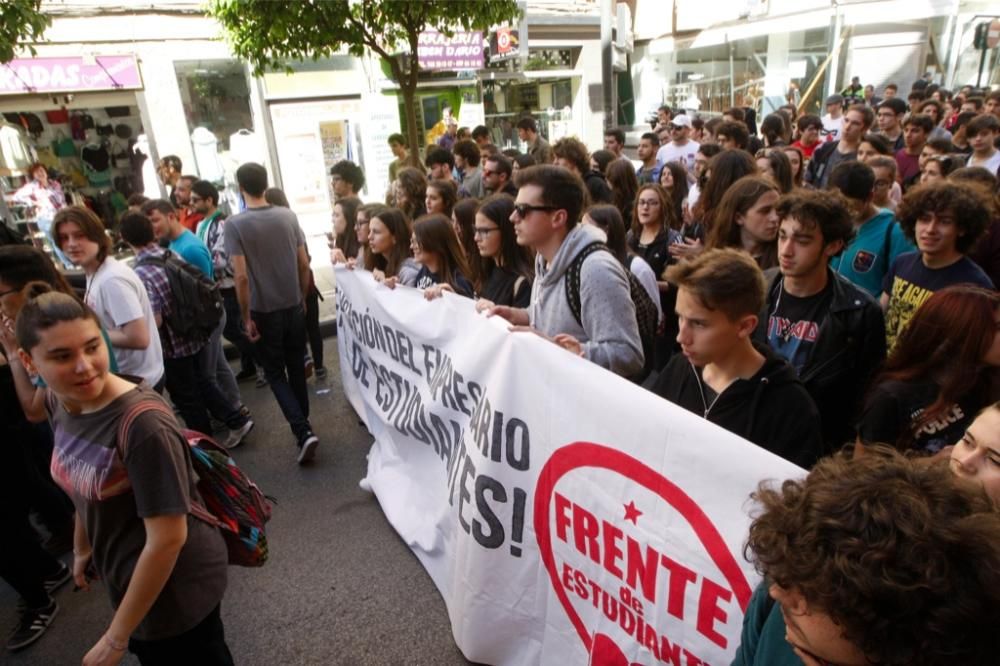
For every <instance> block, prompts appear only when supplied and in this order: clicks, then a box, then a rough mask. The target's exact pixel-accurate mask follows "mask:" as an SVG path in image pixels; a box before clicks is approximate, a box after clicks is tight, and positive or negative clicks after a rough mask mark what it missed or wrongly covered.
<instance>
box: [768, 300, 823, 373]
mask: <svg viewBox="0 0 1000 666" xmlns="http://www.w3.org/2000/svg"><path fill="white" fill-rule="evenodd" d="M778 293H779V295H778V297H777V298H776V299H775V303H774V307H773V310H772V311H771V314H770V316H769V317H768V320H767V344H768V345H769V346H770V347H771V349H773V350H774V351H775V353H776V354H777V355H778V356H780V357H782V358H783V359H785V360H786V361H788V362H789V363H790V364H791V365H792V367H794V368H795V372H796V373H798V374H799V375H801V374H802V368H804V367H805V365H806V363H807V362H808V361H809V356H810V355H811V354H812V350H813V347H815V346H816V341H817V340H818V339H819V329H820V327H821V326H822V325H823V321H824V320H825V319H826V316H827V314H828V313H829V311H830V300H831V299H832V298H833V290H832V288H831V286H830V284H829V283H827V285H826V288H824V289H823V290H822V291H820V292H819V293H818V294H813V295H812V296H806V297H804V298H800V297H798V296H792V295H791V294H789V293H788V292H787V291H785V290H784V289H781V290H780V291H779V292H778Z"/></svg>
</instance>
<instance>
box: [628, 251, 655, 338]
mask: <svg viewBox="0 0 1000 666" xmlns="http://www.w3.org/2000/svg"><path fill="white" fill-rule="evenodd" d="M628 269H629V270H630V271H632V275H634V276H635V279H636V280H638V281H639V284H641V285H642V288H643V289H645V290H646V293H648V294H649V297H650V298H652V299H653V302H654V303H656V315H657V318H656V321H658V322H660V321H663V307H662V306H661V305H660V287H659V285H657V284H656V274H655V273H653V267H652V266H650V265H649V263H648V262H647V261H646V260H645V259H643V258H642V257H640V256H639V255H633V256H632V261H631V263H629V266H628Z"/></svg>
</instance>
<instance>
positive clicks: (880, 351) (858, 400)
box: [753, 268, 885, 452]
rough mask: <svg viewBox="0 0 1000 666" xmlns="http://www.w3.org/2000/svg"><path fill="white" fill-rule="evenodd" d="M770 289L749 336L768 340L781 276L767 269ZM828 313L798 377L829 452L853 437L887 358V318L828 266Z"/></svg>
mask: <svg viewBox="0 0 1000 666" xmlns="http://www.w3.org/2000/svg"><path fill="white" fill-rule="evenodd" d="M764 275H765V277H766V278H767V284H768V290H767V299H766V302H765V304H764V309H763V310H761V312H760V315H759V321H758V323H757V329H756V330H755V331H754V334H753V339H754V340H755V341H757V342H759V343H761V344H765V345H766V344H767V323H768V316H769V314H770V312H771V309H772V308H773V307H774V305H773V304H774V299H775V297H776V295H777V292H778V286H779V284H780V281H781V279H782V275H781V273H780V272H778V269H771V270H769V271H767V272H765V274H764ZM827 278H828V279H829V280H830V281H831V284H832V288H833V298H832V300H831V302H830V313H829V315H828V316H827V317H826V319H824V320H823V324H822V325H821V326H820V329H819V338H818V339H817V340H816V344H815V345H814V346H813V349H812V353H811V354H810V356H809V360H808V361H806V364H805V366H804V367H803V368H802V372H801V373H800V376H799V379H801V380H802V383H803V384H805V387H806V390H807V391H808V392H809V395H810V396H812V399H813V401H814V402H815V403H816V406H817V407H818V408H819V413H820V418H821V419H822V426H823V441H824V442H825V444H826V448H827V452H830V451H833V450H836V449H838V448H840V447H841V446H842V445H843V444H845V443H847V442H849V441H853V440H854V426H855V422H856V420H857V418H858V415H859V412H860V409H861V406H862V403H863V401H864V396H865V393H866V391H867V390H868V385H869V383H870V382H871V380H872V377H873V376H874V375H875V373H876V372H877V371H878V369H879V367H880V366H881V364H882V362H883V361H884V360H885V318H884V316H883V314H882V308H881V307H879V304H878V303H877V302H876V301H875V299H874V298H872V297H871V296H870V295H869V294H868V293H867V292H865V291H864V290H863V289H861V288H860V287H857V286H855V285H854V284H853V283H852V282H850V281H848V280H847V279H845V278H844V277H842V276H841V275H839V274H837V273H835V272H833V271H832V270H830V269H829V268H827Z"/></svg>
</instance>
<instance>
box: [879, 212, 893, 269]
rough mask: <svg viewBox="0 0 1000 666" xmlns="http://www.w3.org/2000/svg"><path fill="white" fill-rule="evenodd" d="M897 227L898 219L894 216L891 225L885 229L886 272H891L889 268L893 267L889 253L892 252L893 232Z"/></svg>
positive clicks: (883, 254) (883, 255) (884, 256)
mask: <svg viewBox="0 0 1000 666" xmlns="http://www.w3.org/2000/svg"><path fill="white" fill-rule="evenodd" d="M895 226H896V217H895V216H893V218H892V219H891V220H889V224H888V225H887V226H886V228H885V241H884V243H883V247H882V258H883V259H885V269H886V270H889V266H891V265H892V262H891V261H889V253H890V252H892V232H893V229H894V227H895Z"/></svg>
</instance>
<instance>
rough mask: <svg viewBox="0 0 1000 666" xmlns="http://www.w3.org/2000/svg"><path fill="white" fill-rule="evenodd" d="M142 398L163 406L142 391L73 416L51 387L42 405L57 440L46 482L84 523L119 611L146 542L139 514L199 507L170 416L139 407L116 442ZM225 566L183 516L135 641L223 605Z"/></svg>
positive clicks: (179, 627)
mask: <svg viewBox="0 0 1000 666" xmlns="http://www.w3.org/2000/svg"><path fill="white" fill-rule="evenodd" d="M148 400H156V401H160V402H162V401H163V399H162V398H161V397H160V396H159V394H157V393H155V392H154V391H151V390H150V389H148V388H146V387H145V386H137V387H136V388H135V389H133V390H131V391H128V392H127V393H124V394H123V395H121V396H119V397H118V398H116V399H115V400H114V401H113V402H111V404H109V405H108V406H106V407H104V408H103V409H101V410H99V411H97V412H93V413H89V414H70V413H69V412H67V411H66V409H65V408H64V407H63V405H62V404H61V403H60V402H59V400H58V399H57V398H56V397H55V395H54V394H53V393H52V392H51V391H49V394H48V398H47V400H46V407H47V409H48V414H49V421H50V422H51V424H52V431H53V433H54V435H55V447H54V451H53V455H52V478H53V479H55V481H56V482H57V483H58V484H59V485H60V486H61V487H62V489H63V490H65V491H66V493H67V494H68V495H69V496H70V498H71V499H72V500H73V504H74V505H75V506H76V510H77V513H78V514H79V515H80V516H82V517H83V521H84V526H85V527H86V531H87V535H88V537H89V540H90V544H91V547H92V548H93V551H94V566H95V567H96V569H97V571H98V573H99V574H100V577H101V580H102V581H103V582H104V584H105V585H106V586H107V588H108V593H109V594H110V596H111V603H112V605H113V606H114V607H115V608H116V609H117V608H118V605H119V604H120V603H121V600H122V598H123V597H124V596H125V592H126V590H127V589H128V584H129V581H130V580H131V579H132V572H133V570H134V569H135V565H136V562H137V561H138V559H139V555H140V553H141V552H142V549H143V546H145V544H146V529H145V525H144V523H143V518H150V517H154V516H164V515H183V514H186V513H188V511H189V510H190V508H191V500H192V498H196V499H197V501H199V502H200V501H201V500H200V497H199V495H198V490H197V487H196V485H195V481H196V478H195V474H194V471H193V470H192V468H191V452H190V450H189V449H188V444H187V441H186V440H185V438H184V435H183V434H182V433H181V430H180V426H179V425H178V424H177V420H176V419H175V418H174V416H173V413H172V412H170V413H165V412H163V411H161V410H159V409H148V410H146V411H143V412H142V413H141V414H139V415H138V416H137V417H136V418H135V420H134V421H133V422H132V425H131V427H130V428H129V432H128V442H126V443H124V446H123V447H117V446H116V439H117V434H118V427H119V423H120V420H121V418H123V416H124V415H125V413H126V411H127V410H128V408H129V407H130V406H132V405H134V404H135V403H137V402H140V401H148ZM120 448H123V449H124V458H123V457H122V455H121V453H120ZM227 562H228V557H227V553H226V545H225V542H224V541H223V539H222V535H221V534H220V533H219V531H218V529H216V528H214V527H211V526H209V525H208V524H206V523H204V522H202V521H200V520H197V519H195V518H194V517H193V516H190V515H188V537H187V542H186V543H185V544H184V546H183V547H182V548H181V552H180V555H179V556H178V558H177V564H176V565H175V566H174V570H173V572H172V573H171V574H170V578H169V579H168V580H167V583H166V585H165V586H164V588H163V591H162V592H161V593H160V596H159V597H157V599H156V601H155V602H154V603H153V606H152V608H150V610H149V613H148V614H147V615H146V617H145V618H143V620H142V622H141V623H140V624H139V626H138V627H137V628H136V630H135V632H134V633H133V634H132V636H133V638H137V639H140V640H160V639H163V638H170V637H172V636H177V635H179V634H182V633H184V632H185V631H187V630H189V629H191V628H193V627H194V626H195V625H197V624H198V623H199V622H201V621H202V620H204V619H205V618H206V617H207V616H208V614H209V613H210V612H212V610H213V609H214V608H215V607H216V606H217V605H218V604H219V603H220V602H221V601H222V596H223V594H224V592H225V590H226V567H227Z"/></svg>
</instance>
